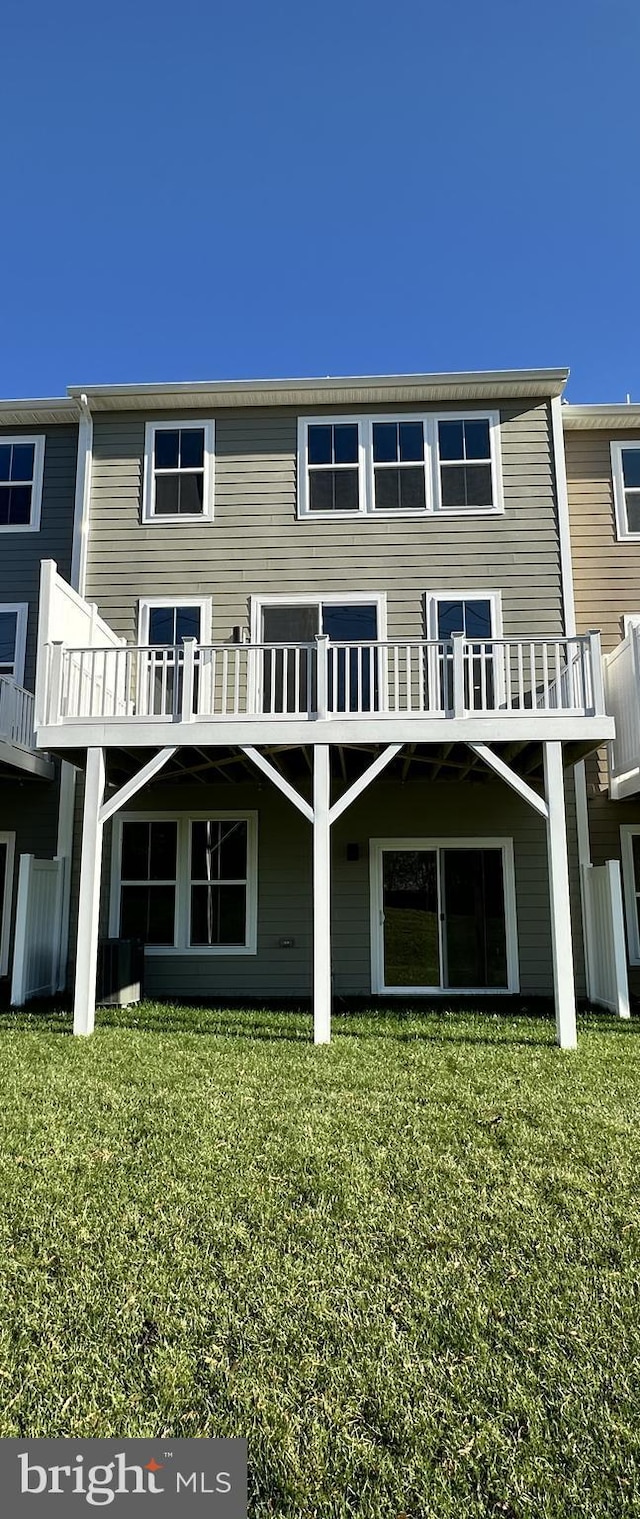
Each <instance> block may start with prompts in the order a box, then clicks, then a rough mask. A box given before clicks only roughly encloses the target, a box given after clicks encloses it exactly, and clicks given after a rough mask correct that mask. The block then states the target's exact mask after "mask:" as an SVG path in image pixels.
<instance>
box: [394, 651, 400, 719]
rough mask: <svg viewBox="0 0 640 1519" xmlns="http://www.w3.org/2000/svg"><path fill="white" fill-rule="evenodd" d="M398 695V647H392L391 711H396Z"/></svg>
mask: <svg viewBox="0 0 640 1519" xmlns="http://www.w3.org/2000/svg"><path fill="white" fill-rule="evenodd" d="M399 694H400V683H399V671H398V645H397V643H394V645H393V710H394V712H397V711H398V705H399V702H398V698H399Z"/></svg>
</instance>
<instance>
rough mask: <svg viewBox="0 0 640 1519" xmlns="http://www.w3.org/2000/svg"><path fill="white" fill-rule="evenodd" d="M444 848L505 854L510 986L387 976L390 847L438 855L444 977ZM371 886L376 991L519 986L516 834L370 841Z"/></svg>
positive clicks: (481, 991) (511, 990)
mask: <svg viewBox="0 0 640 1519" xmlns="http://www.w3.org/2000/svg"><path fill="white" fill-rule="evenodd" d="M445 849H496V850H497V849H499V850H500V851H501V854H502V879H503V886H504V917H505V936H506V945H507V985H506V986H498V987H496V986H463V987H460V986H456V987H449V986H442V985H441V986H387V984H386V982H385V979H384V910H383V875H382V871H383V855H384V854H385V853H386V852H387V851H389V850H391V851H398V852H399V851H401V850H412V851H415V850H418V851H425V852H431V853H433V852H434V851H435V852H436V853H437V870H438V936H439V944H440V974H441V978H442V975H443V968H444V964H445V961H444V957H443V938H444V922H443V919H442V913H443V906H442V903H443V887H442V878H443V871H442V851H443V850H445ZM369 888H370V912H371V920H370V921H371V990H372V992H373V993H374V994H376V995H378V994H380V993H384V995H385V996H389V997H422V996H429V997H446V996H449V997H467V996H474V997H492V996H496V997H505V996H507V997H508V996H513V995H514V994H515V993H517V992H519V990H520V969H519V954H518V927H517V915H516V882H515V863H514V851H513V839H512V838H497V837H495V836H494V837H492V838H484V837H479V838H463V839H461V838H442V837H439V838H435V839H434V838H411V839H406V838H387V839H370V841H369Z"/></svg>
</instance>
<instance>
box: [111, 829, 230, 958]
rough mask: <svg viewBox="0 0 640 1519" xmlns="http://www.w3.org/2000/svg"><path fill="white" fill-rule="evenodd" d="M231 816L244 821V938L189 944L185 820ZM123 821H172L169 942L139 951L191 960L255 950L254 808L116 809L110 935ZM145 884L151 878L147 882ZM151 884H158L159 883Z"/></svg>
mask: <svg viewBox="0 0 640 1519" xmlns="http://www.w3.org/2000/svg"><path fill="white" fill-rule="evenodd" d="M234 819H237V820H238V821H239V822H246V824H247V881H246V884H247V916H246V939H245V942H244V944H211V945H207V944H190V943H189V920H190V903H191V877H190V873H189V872H190V851H191V827H190V825H191V823H193V822H212V823H216V822H227V821H233V820H234ZM124 823H175V824H176V825H177V840H176V876H175V882H174V881H173V880H171V881H169V878H168V877H167V882H166V884H170V885H173V884H175V889H176V909H175V929H174V935H175V937H174V943H173V944H149V945H146V946H145V955H152V956H154V957H155V956H168V957H171V956H173V957H174V958H177V957H179V956H188V957H189V958H191V959H194V958H198V957H204V958H206V959H209V958H210V957H216V958H220V957H225V956H227V955H245V956H246V955H255V954H257V952H258V813H257V812H256V811H254V810H252V809H250V808H242V809H240V810H237V809H235V810H234V809H226V808H225V809H221V808H209V809H208V810H207V811H204V812H203V811H198V812H193V811H191V810H190V811H188V812H176V811H171V812H167V811H162V812H155V811H154V812H138V811H136V812H129V811H124V812H119V813H117V815H116V817H115V819H114V823H113V837H112V846H111V881H110V889H109V934H110V936H111V937H112V938H118V936H119V933H120V887H121V865H122V828H123V824H124ZM150 884H151V883H150ZM157 884H159V885H161V884H162V882H158V883H157Z"/></svg>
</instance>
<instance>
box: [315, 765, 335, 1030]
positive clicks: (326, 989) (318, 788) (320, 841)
mask: <svg viewBox="0 0 640 1519" xmlns="http://www.w3.org/2000/svg"><path fill="white" fill-rule="evenodd" d="M329 800H330V765H329V745H328V744H316V745H315V748H314V758H313V813H314V821H313V1042H314V1044H329V1041H330V1039H331V824H330V822H329Z"/></svg>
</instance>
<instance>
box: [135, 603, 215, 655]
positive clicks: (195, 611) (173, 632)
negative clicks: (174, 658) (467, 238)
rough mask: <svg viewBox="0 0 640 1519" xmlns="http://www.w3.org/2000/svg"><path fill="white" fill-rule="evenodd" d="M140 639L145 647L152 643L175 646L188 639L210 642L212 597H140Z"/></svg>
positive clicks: (160, 645)
mask: <svg viewBox="0 0 640 1519" xmlns="http://www.w3.org/2000/svg"><path fill="white" fill-rule="evenodd" d="M138 638H139V642H140V643H141V644H142V646H143V647H144V646H145V645H146V644H153V645H157V646H159V647H162V646H163V645H168V646H171V647H173V648H175V647H176V646H177V645H179V644H181V643H182V641H183V639H185V638H197V640H198V643H205V644H206V643H209V642H210V641H211V597H210V596H141V597H140V600H139V602H138Z"/></svg>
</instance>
